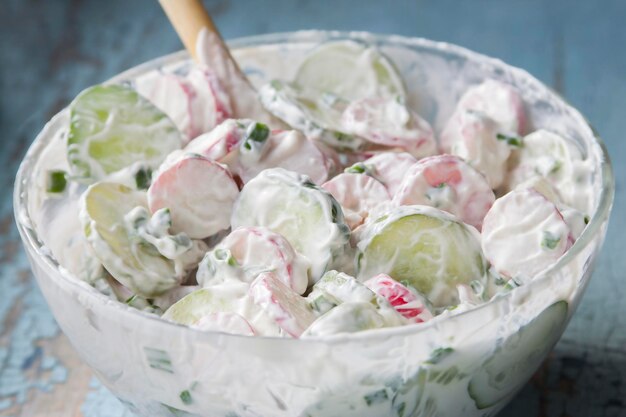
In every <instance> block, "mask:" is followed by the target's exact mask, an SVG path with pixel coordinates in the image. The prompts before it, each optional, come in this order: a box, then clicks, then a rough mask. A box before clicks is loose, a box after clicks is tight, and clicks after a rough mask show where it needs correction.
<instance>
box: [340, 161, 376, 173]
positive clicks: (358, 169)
mask: <svg viewBox="0 0 626 417" xmlns="http://www.w3.org/2000/svg"><path fill="white" fill-rule="evenodd" d="M343 172H347V173H349V174H370V173H371V172H372V167H371V166H368V165H365V164H364V163H363V162H357V163H356V164H354V165H352V166H350V167H348V168H346V169H344V170H343Z"/></svg>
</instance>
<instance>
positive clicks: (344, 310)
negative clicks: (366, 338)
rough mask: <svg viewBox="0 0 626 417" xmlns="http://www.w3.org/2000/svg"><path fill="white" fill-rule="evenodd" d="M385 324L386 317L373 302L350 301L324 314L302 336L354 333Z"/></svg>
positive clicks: (377, 327)
mask: <svg viewBox="0 0 626 417" xmlns="http://www.w3.org/2000/svg"><path fill="white" fill-rule="evenodd" d="M385 326H386V323H385V319H384V318H383V316H382V315H380V314H379V312H378V310H377V308H376V307H375V306H374V305H373V304H371V303H365V302H349V303H342V304H339V305H338V306H337V307H335V308H333V309H331V310H330V311H328V312H327V313H325V314H323V315H322V316H321V317H319V318H318V319H317V320H315V321H314V322H313V324H311V325H310V326H309V328H308V329H306V331H305V332H304V333H302V336H301V338H306V337H315V336H329V335H334V334H340V333H354V332H360V331H362V330H368V329H379V328H381V327H385Z"/></svg>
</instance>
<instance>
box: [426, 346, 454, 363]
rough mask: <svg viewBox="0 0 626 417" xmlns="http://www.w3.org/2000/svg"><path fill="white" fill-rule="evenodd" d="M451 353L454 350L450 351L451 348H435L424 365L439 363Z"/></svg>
mask: <svg viewBox="0 0 626 417" xmlns="http://www.w3.org/2000/svg"><path fill="white" fill-rule="evenodd" d="M452 352H454V349H452V348H451V347H445V348H437V349H435V350H433V351H432V353H431V354H430V358H428V360H427V361H426V362H424V363H426V364H429V365H435V364H437V363H439V362H441V360H442V359H444V358H446V357H448V356H449V355H450V354H451V353H452Z"/></svg>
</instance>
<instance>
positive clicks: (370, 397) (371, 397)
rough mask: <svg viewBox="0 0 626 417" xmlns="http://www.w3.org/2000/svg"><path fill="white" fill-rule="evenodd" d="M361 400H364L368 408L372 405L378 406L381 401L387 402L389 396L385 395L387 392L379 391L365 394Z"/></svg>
mask: <svg viewBox="0 0 626 417" xmlns="http://www.w3.org/2000/svg"><path fill="white" fill-rule="evenodd" d="M363 399H364V400H365V403H366V404H367V405H368V406H370V405H372V404H378V403H381V402H383V401H387V400H388V399H389V395H388V394H387V390H384V389H381V390H380V391H376V392H373V393H371V394H367V395H366V396H364V397H363Z"/></svg>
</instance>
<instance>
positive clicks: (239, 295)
mask: <svg viewBox="0 0 626 417" xmlns="http://www.w3.org/2000/svg"><path fill="white" fill-rule="evenodd" d="M248 288H249V285H248V284H247V283H241V282H239V283H230V284H227V285H215V286H212V287H211V288H202V289H200V290H197V291H194V292H192V293H191V294H189V295H187V296H185V297H183V298H181V299H180V300H179V301H178V302H177V303H175V304H174V305H173V306H171V307H170V308H169V309H167V311H166V312H165V314H163V318H164V319H165V320H169V321H173V322H176V323H180V324H184V325H187V326H192V327H196V328H199V329H202V328H203V326H204V325H205V324H206V323H204V322H205V321H206V320H214V319H215V317H216V314H218V313H236V314H238V315H240V316H241V317H243V318H244V319H245V320H246V321H247V322H248V323H249V324H250V326H251V327H252V329H253V331H254V334H255V335H257V336H281V334H282V331H281V330H280V328H279V327H278V326H277V325H276V322H275V321H274V320H272V319H271V318H270V317H269V316H268V315H267V314H266V313H265V312H264V311H263V310H261V308H259V307H258V306H257V305H256V304H254V302H253V301H252V299H251V298H250V297H248V295H247V293H248ZM234 324H236V323H234ZM240 328H241V327H240V326H235V327H234V328H232V329H228V328H222V329H221V330H224V331H226V332H229V333H238V334H241V331H240ZM213 329H215V327H214V326H212V327H211V330H213Z"/></svg>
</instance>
